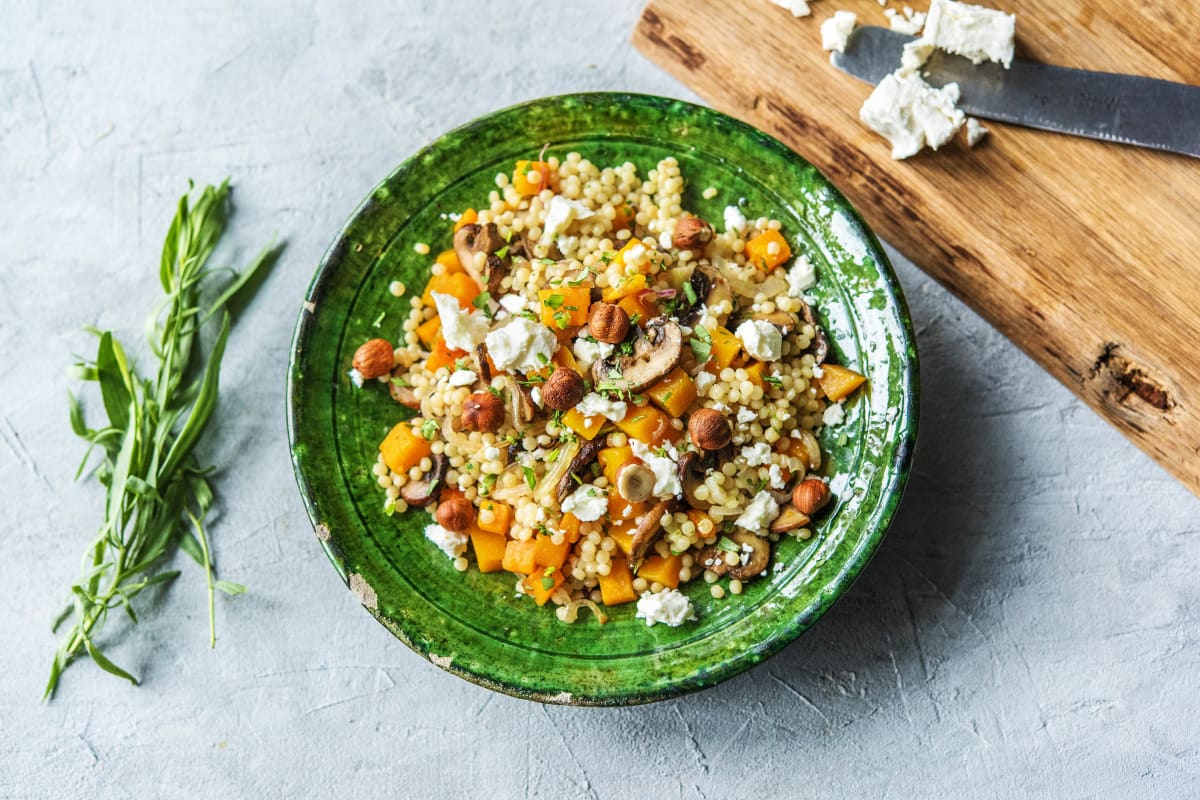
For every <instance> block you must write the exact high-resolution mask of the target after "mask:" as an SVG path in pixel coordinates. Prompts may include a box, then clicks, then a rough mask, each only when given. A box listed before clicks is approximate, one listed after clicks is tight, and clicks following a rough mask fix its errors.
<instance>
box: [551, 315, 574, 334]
mask: <svg viewBox="0 0 1200 800" xmlns="http://www.w3.org/2000/svg"><path fill="white" fill-rule="evenodd" d="M554 324H555V325H556V326H558V329H559V330H560V331H561V330H566V328H567V326H568V325H570V324H571V315H570V314H568V313H567V312H565V311H555V312H554Z"/></svg>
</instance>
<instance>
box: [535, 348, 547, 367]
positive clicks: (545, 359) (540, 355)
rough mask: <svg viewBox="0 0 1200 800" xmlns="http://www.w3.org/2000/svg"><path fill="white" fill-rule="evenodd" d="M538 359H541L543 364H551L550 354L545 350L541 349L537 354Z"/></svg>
mask: <svg viewBox="0 0 1200 800" xmlns="http://www.w3.org/2000/svg"><path fill="white" fill-rule="evenodd" d="M537 360H538V361H540V362H542V366H545V365H546V364H549V363H550V356H548V355H546V354H545V353H543V352H540V351H539V352H538V354H537Z"/></svg>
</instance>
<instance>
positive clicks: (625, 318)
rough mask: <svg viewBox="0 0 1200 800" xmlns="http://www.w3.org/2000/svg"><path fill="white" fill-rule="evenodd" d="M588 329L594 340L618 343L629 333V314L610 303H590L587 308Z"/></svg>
mask: <svg viewBox="0 0 1200 800" xmlns="http://www.w3.org/2000/svg"><path fill="white" fill-rule="evenodd" d="M588 330H590V331H591V332H592V336H594V337H595V338H596V341H599V342H606V343H607V344H620V343H621V342H623V341H625V336H626V335H627V334H628V333H629V315H628V314H626V313H625V309H623V308H621V307H620V306H614V305H613V304H612V303H592V307H591V308H590V309H589V310H588Z"/></svg>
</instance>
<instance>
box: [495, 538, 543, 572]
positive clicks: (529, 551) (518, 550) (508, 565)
mask: <svg viewBox="0 0 1200 800" xmlns="http://www.w3.org/2000/svg"><path fill="white" fill-rule="evenodd" d="M535 547H537V542H535V541H534V540H533V539H527V540H526V541H524V542H519V541H517V540H516V539H510V540H508V542H507V543H506V544H505V545H504V558H503V559H502V560H501V562H500V565H501V566H502V567H504V568H505V569H506V570H508V571H509V572H516V573H518V574H521V575H529V574H531V573H532V572H533V571H534V570H535V569H537V559H535V558H534V557H533V554H534V548H535Z"/></svg>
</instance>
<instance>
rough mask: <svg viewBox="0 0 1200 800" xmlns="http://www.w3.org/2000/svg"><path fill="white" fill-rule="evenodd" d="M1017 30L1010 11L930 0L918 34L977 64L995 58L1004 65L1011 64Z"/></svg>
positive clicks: (950, 0)
mask: <svg viewBox="0 0 1200 800" xmlns="http://www.w3.org/2000/svg"><path fill="white" fill-rule="evenodd" d="M1016 30H1017V18H1016V17H1015V16H1014V15H1012V14H1005V13H1004V12H1003V11H998V10H996V9H994V8H984V7H983V6H975V5H969V4H967V3H958V2H955V0H933V1H932V3H931V4H930V6H929V16H928V18H927V19H926V21H925V31H924V33H923V34H922V35H921V38H922V39H925V40H926V41H929V42H932V43H933V45H934V46H935V47H937V48H939V49H941V50H945V51H946V52H947V53H955V54H956V55H960V56H962V57H964V58H969V59H970V60H971V61H973V62H974V63H976V64H981V63H983V62H984V61H998V62H1000V63H1001V64H1003V65H1004V66H1005V68H1006V69H1007V68H1009V67H1011V66H1012V60H1013V38H1014V36H1015V35H1016Z"/></svg>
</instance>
